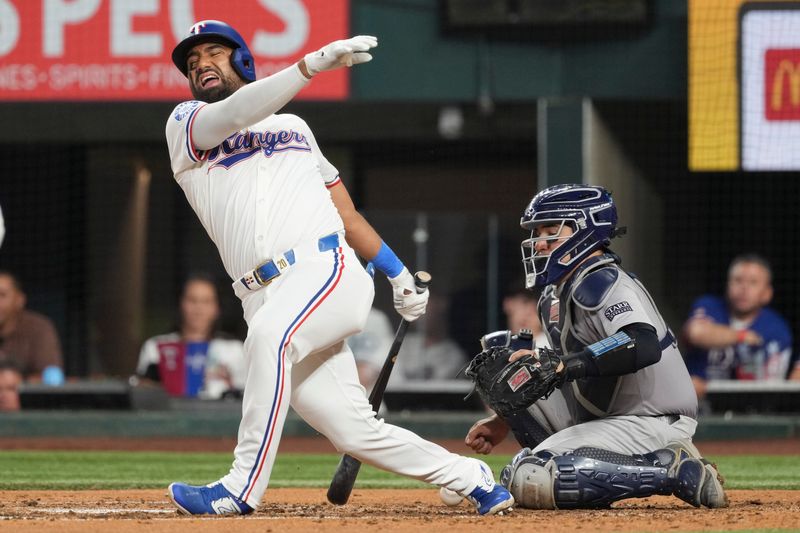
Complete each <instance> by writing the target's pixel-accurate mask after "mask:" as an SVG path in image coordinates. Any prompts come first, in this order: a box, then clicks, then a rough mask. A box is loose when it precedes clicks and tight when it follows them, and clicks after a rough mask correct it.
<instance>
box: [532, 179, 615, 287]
mask: <svg viewBox="0 0 800 533" xmlns="http://www.w3.org/2000/svg"><path fill="white" fill-rule="evenodd" d="M551 224H559V225H560V227H559V229H558V233H556V234H555V235H542V236H537V235H536V233H535V231H534V229H535V228H536V227H537V226H543V225H551ZM520 225H521V226H522V227H523V228H524V229H527V230H530V231H531V237H530V238H529V239H526V240H524V241H522V264H523V265H524V266H525V286H526V287H528V288H531V287H544V286H545V285H550V284H551V283H556V282H558V281H559V280H560V279H561V278H563V277H564V276H565V275H566V274H567V273H568V272H570V271H571V270H572V269H573V268H574V267H575V266H576V265H578V264H579V263H580V262H581V261H583V260H584V259H585V258H586V257H587V256H588V255H589V254H591V253H592V252H594V251H595V250H599V249H601V248H605V247H607V246H608V245H609V244H610V242H611V239H612V238H614V237H615V236H616V235H617V230H616V226H617V208H616V206H615V205H614V201H613V200H612V199H611V194H610V193H609V192H608V191H606V190H605V189H604V188H602V187H596V186H593V185H556V186H553V187H549V188H547V189H544V190H543V191H541V192H540V193H539V194H537V195H536V196H534V197H533V200H531V203H530V204H529V205H528V207H527V208H526V209H525V212H524V213H523V214H522V219H521V220H520ZM565 225H569V226H570V227H571V228H572V231H573V233H572V235H570V236H569V237H567V238H566V239H565V240H564V242H562V244H561V245H560V246H559V247H558V248H556V249H555V250H553V252H552V253H550V254H540V253H537V252H536V250H535V248H534V247H535V244H536V243H537V242H539V241H543V240H544V241H552V240H557V239H560V238H563V237H561V232H562V231H563V229H564V226H565Z"/></svg>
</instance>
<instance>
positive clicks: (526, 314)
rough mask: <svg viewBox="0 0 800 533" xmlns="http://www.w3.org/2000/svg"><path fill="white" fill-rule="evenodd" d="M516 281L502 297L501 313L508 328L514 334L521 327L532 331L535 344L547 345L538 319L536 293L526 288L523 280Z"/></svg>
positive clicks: (545, 336)
mask: <svg viewBox="0 0 800 533" xmlns="http://www.w3.org/2000/svg"><path fill="white" fill-rule="evenodd" d="M518 283H519V284H518V285H516V286H515V287H513V288H512V289H510V290H509V292H508V293H506V296H505V298H503V313H505V315H506V322H507V324H508V329H509V330H511V333H515V334H516V333H519V330H521V329H529V330H530V331H531V333H533V338H534V340H535V341H536V346H549V344H548V341H547V335H545V333H544V330H543V329H542V323H541V321H540V320H539V311H538V306H537V304H538V302H539V298H538V295H537V294H536V293H535V292H533V291H531V290H529V289H526V288H525V283H524V282H522V281H520V282H518Z"/></svg>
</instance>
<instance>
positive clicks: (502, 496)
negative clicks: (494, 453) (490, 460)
mask: <svg viewBox="0 0 800 533" xmlns="http://www.w3.org/2000/svg"><path fill="white" fill-rule="evenodd" d="M480 464H481V473H482V474H483V475H481V477H480V479H479V480H478V486H477V487H475V488H474V489H473V490H472V492H470V493H469V494H467V495H466V498H467V500H469V501H470V502H472V504H473V505H474V506H475V508H476V509H477V510H478V514H481V515H487V514H497V513H499V512H502V511H505V510H507V509H510V508H511V506H512V505H514V497H513V496H512V495H511V493H510V492H508V491H507V490H506V489H505V487H503V486H502V485H498V484H497V483H495V482H494V477H493V476H492V471H491V470H489V467H488V466H487V465H486V463H484V462H483V461H481V462H480Z"/></svg>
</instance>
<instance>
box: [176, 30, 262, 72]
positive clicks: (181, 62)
mask: <svg viewBox="0 0 800 533" xmlns="http://www.w3.org/2000/svg"><path fill="white" fill-rule="evenodd" d="M209 42H215V43H221V44H224V45H225V46H230V47H231V48H233V53H232V54H231V65H232V66H233V70H235V71H236V73H237V74H239V76H241V77H242V79H243V80H245V81H247V82H248V83H249V82H251V81H256V63H255V61H254V60H253V54H252V53H250V49H249V48H248V47H247V43H246V42H244V39H242V36H241V35H239V33H238V32H237V31H236V30H234V29H233V28H231V27H230V26H229V25H227V24H225V23H224V22H220V21H219V20H203V21H200V22H198V23H197V24H195V25H194V26H192V27H191V28H190V29H189V35H187V36H186V37H185V38H184V39H183V40H182V41H181V42H179V43H178V45H177V46H176V47H175V49H174V50H173V51H172V62H173V63H175V66H176V67H178V70H180V71H181V72H183V75H184V76H187V77H188V75H189V66H188V65H187V64H186V60H187V58H188V56H189V50H191V49H192V47H193V46H195V45H197V44H200V43H209Z"/></svg>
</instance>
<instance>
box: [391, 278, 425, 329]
mask: <svg viewBox="0 0 800 533" xmlns="http://www.w3.org/2000/svg"><path fill="white" fill-rule="evenodd" d="M389 283H391V284H392V293H393V295H394V308H395V309H396V310H397V312H398V313H400V316H401V317H403V318H404V319H405V320H408V321H409V322H413V321H415V320H416V319H418V318H419V317H421V316H422V315H424V314H425V308H426V307H427V306H428V297H429V296H430V293H429V292H428V289H425V290H424V291H422V292H421V293H418V292H417V286H416V285H415V284H414V276H412V275H411V272H409V271H408V269H407V268H405V267H403V270H402V271H401V272H400V273H399V274H398V275H397V276H396V277H394V278H389Z"/></svg>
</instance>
